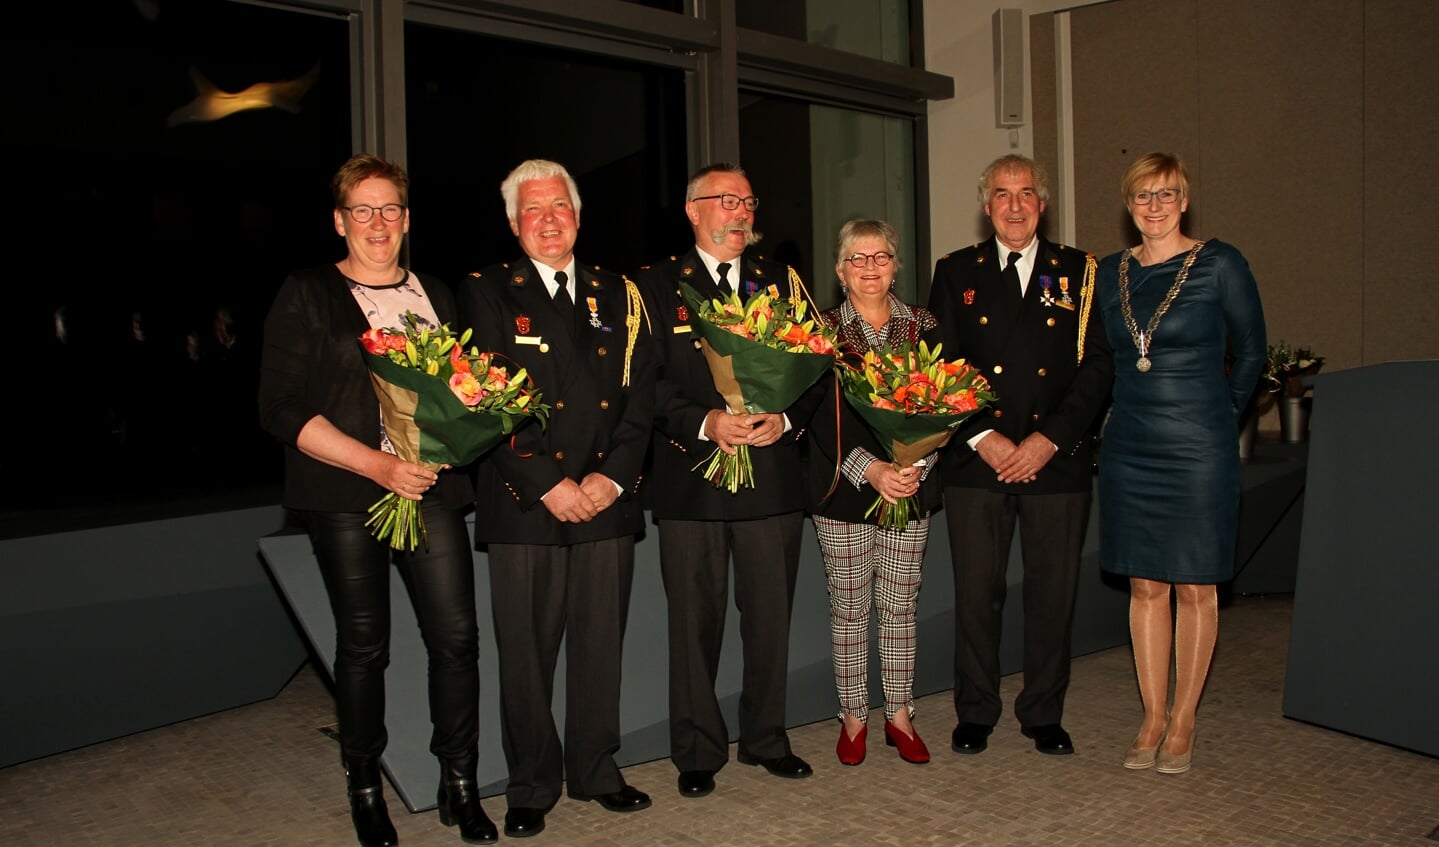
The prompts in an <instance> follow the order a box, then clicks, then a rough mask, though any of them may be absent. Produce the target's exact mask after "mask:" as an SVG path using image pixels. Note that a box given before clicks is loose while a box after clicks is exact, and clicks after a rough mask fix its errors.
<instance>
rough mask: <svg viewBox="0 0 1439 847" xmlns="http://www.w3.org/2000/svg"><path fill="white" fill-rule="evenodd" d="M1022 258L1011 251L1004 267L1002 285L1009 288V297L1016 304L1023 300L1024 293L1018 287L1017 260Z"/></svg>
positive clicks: (1021, 255)
mask: <svg viewBox="0 0 1439 847" xmlns="http://www.w3.org/2000/svg"><path fill="white" fill-rule="evenodd" d="M1022 258H1024V256H1023V254H1020V253H1015V252H1013V251H1011V252H1010V254H1009V264H1007V265H1005V266H1004V283H1005V285H1008V286H1009V291H1010V295H1009V296H1010V298H1012V299H1013V300H1014V301H1015V302H1016V303H1017V302H1019V301H1020V300H1023V299H1024V291H1023V289H1021V288H1020V286H1019V260H1020V259H1022Z"/></svg>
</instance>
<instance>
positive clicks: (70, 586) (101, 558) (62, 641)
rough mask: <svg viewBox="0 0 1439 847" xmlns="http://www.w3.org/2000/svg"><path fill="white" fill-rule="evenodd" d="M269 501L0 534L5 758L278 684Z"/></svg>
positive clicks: (293, 662)
mask: <svg viewBox="0 0 1439 847" xmlns="http://www.w3.org/2000/svg"><path fill="white" fill-rule="evenodd" d="M283 517H284V514H283V512H282V510H281V509H280V508H279V507H277V506H270V507H266V508H260V509H246V510H243V511H238V512H220V513H215V514H209V515H197V516H194V517H188V518H178V519H174V520H163V521H152V522H149V523H140V524H128V525H122V526H113V527H105V528H102V529H92V530H83V531H77V532H66V533H57V534H54V535H37V536H31V537H29V538H16V539H9V540H5V541H0V575H3V584H4V590H3V591H0V675H3V680H0V690H3V692H4V693H3V695H0V767H4V766H6V765H11V764H15V763H16V762H23V761H26V760H29V759H34V758H38V757H40V756H46V755H49V754H51V753H58V752H60V751H62V750H69V749H71V748H74V747H80V746H83V745H86V744H93V743H94V742H97V741H104V740H106V739H110V738H116V737H118V736H122V735H128V734H130V733H132V732H140V731H142V730H146V729H152V728H154V727H157V726H163V725H165V724H168V723H174V722H175V721H181V720H186V719H188V718H193V717H198V716H200V715H204V714H209V713H211V712H217V711H220V710H222V709H229V708H233V707H235V706H239V705H243V704H245V703H253V702H255V701H257V700H264V699H267V698H269V697H273V696H275V694H277V693H279V691H280V689H281V688H283V687H284V685H285V683H286V682H288V681H289V679H290V677H291V676H293V675H294V673H295V671H296V670H297V669H298V668H299V667H300V665H301V663H302V662H303V661H304V660H305V658H306V656H307V653H306V650H305V646H304V643H303V642H302V641H301V640H300V638H299V635H298V633H297V632H296V630H295V628H294V626H293V625H292V624H291V622H290V617H289V613H288V612H287V610H286V608H285V606H284V604H283V603H282V602H281V601H280V598H279V596H278V595H277V594H276V592H275V589H274V586H273V585H272V584H271V582H270V579H269V576H268V575H267V574H266V573H265V569H264V568H263V567H262V566H261V564H260V561H259V557H258V556H257V555H256V554H255V547H254V544H255V542H254V539H255V538H256V537H257V536H260V535H264V534H266V533H268V532H271V531H273V530H274V529H276V528H277V527H279V526H280V524H281V523H282V521H283Z"/></svg>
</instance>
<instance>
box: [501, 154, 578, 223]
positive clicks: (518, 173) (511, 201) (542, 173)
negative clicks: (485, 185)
mask: <svg viewBox="0 0 1439 847" xmlns="http://www.w3.org/2000/svg"><path fill="white" fill-rule="evenodd" d="M554 177H562V178H563V179H564V181H565V185H566V186H567V187H568V188H569V190H570V205H572V206H574V207H575V214H579V212H580V189H579V186H577V185H575V178H574V177H572V176H570V172H569V171H567V170H565V166H564V165H562V164H560V163H559V162H551V161H550V160H549V159H526V160H525V161H523V162H520V164H519V165H518V166H516V168H515V169H514V170H512V171H510V175H509V176H507V177H505V181H504V182H502V183H500V196H501V197H503V198H505V215H507V216H508V217H509V219H510V220H512V221H513V220H514V219H515V216H516V215H517V214H518V212H519V209H518V208H517V207H518V205H519V196H520V185H521V184H522V183H526V182H530V181H531V180H536V179H552V178H554Z"/></svg>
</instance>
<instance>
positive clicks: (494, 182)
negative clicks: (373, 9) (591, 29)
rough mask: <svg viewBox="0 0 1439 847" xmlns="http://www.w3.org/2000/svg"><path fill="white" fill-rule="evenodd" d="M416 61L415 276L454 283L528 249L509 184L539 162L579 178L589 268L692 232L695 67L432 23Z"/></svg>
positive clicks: (410, 82) (411, 108) (411, 65)
mask: <svg viewBox="0 0 1439 847" xmlns="http://www.w3.org/2000/svg"><path fill="white" fill-rule="evenodd" d="M405 56H406V62H407V66H408V67H407V69H406V83H407V90H406V95H405V99H406V107H407V112H408V126H407V130H408V134H409V170H410V176H411V179H412V182H413V184H412V187H411V203H412V206H413V225H412V229H411V231H410V239H411V244H412V256H413V259H414V266H415V268H416V269H417V270H419V271H421V272H425V271H428V272H430V273H433V274H437V275H440V276H441V277H443V278H445V279H448V280H450V281H451V282H455V281H457V280H459V279H460V278H461V277H463V276H464V275H465V274H467V273H469V272H471V271H475V270H479V269H480V268H482V267H484V266H486V265H489V264H491V263H494V262H500V261H510V260H512V259H515V258H518V257H519V256H521V255H522V251H521V250H520V246H519V244H518V242H516V240H515V237H514V235H513V234H512V233H511V232H510V227H509V223H508V221H507V220H506V217H505V209H504V203H503V202H502V201H501V199H500V182H501V180H503V179H504V178H505V175H506V174H508V173H509V172H510V171H511V170H512V169H513V168H514V167H515V165H518V164H519V163H520V162H522V161H524V160H525V159H532V158H542V159H553V160H555V161H557V162H560V163H561V164H563V165H564V166H565V167H566V168H568V169H569V171H570V174H571V175H573V176H574V178H575V181H576V182H577V183H578V185H579V189H580V197H581V200H582V208H581V211H580V234H579V240H578V242H577V244H576V248H575V253H576V255H577V256H578V257H579V258H580V260H581V261H583V262H585V263H586V264H597V265H601V266H603V267H606V268H610V269H612V270H616V271H620V272H622V273H626V274H633V273H634V271H635V270H636V269H637V268H638V267H639V266H640V265H641V264H643V263H645V262H648V261H651V260H653V259H655V258H656V257H658V256H660V255H669V254H671V253H674V252H675V251H677V250H678V249H680V248H681V247H682V246H683V245H684V243H685V241H686V239H689V238H691V236H690V231H689V228H688V226H687V225H686V221H685V216H684V186H685V179H686V176H687V173H686V163H685V149H686V148H685V105H684V75H683V72H681V71H677V70H669V69H660V68H653V67H649V66H645V65H639V64H632V63H628V62H621V61H617V60H611V59H603V58H599V57H595V56H591V55H587V54H583V53H575V52H571V51H567V50H560V49H555V48H550V47H543V46H537V45H533V44H522V43H519V42H511V41H502V40H498V39H494V38H487V37H484V36H480V35H476V34H473V33H467V32H460V31H456V30H448V29H441V28H437V27H431V26H425V25H420V24H409V25H407V26H406V29H405Z"/></svg>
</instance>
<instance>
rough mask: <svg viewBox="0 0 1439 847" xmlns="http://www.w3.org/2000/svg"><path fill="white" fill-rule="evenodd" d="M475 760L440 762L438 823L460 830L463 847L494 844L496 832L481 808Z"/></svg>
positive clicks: (473, 757)
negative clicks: (466, 845)
mask: <svg viewBox="0 0 1439 847" xmlns="http://www.w3.org/2000/svg"><path fill="white" fill-rule="evenodd" d="M477 759H478V756H477V755H474V754H471V755H469V756H464V757H462V758H459V759H441V760H440V790H439V796H438V801H439V806H440V823H442V824H444V825H445V826H455V825H456V824H458V825H459V827H460V839H461V840H462V841H464V842H465V843H466V844H493V843H494V842H496V841H498V840H499V837H500V833H499V830H497V829H495V824H494V822H493V821H491V820H490V817H489V815H486V814H485V810H484V807H482V806H481V805H480V795H479V792H478V789H479V785H478V784H477V782H476V779H475V771H476V769H477Z"/></svg>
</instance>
